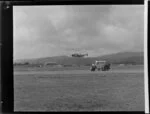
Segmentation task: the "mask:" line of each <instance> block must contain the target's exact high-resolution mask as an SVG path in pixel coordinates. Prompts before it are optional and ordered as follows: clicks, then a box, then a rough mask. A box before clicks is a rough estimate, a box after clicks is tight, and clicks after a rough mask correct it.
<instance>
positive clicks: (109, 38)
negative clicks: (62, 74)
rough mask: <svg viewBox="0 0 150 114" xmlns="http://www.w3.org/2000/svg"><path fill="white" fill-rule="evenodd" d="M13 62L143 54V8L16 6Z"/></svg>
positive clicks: (142, 6)
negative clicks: (35, 59) (116, 54)
mask: <svg viewBox="0 0 150 114" xmlns="http://www.w3.org/2000/svg"><path fill="white" fill-rule="evenodd" d="M13 16H14V21H13V22H14V60H18V59H32V58H42V57H52V56H69V55H71V54H73V53H76V52H79V53H88V55H89V57H96V56H102V55H107V54H112V53H118V52H144V5H76V6H73V5H68V6H65V5H62V6H59V5H58V6H14V7H13Z"/></svg>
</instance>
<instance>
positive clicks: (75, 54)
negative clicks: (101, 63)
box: [72, 53, 88, 57]
mask: <svg viewBox="0 0 150 114" xmlns="http://www.w3.org/2000/svg"><path fill="white" fill-rule="evenodd" d="M84 56H88V53H86V54H80V53H74V54H72V57H84Z"/></svg>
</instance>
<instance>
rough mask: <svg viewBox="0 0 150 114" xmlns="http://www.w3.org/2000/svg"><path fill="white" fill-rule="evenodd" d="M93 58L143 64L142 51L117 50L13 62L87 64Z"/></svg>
mask: <svg viewBox="0 0 150 114" xmlns="http://www.w3.org/2000/svg"><path fill="white" fill-rule="evenodd" d="M95 60H106V61H108V62H110V63H113V64H144V52H119V53H115V54H109V55H104V56H99V57H86V58H76V57H68V56H54V57H44V58H37V59H24V60H16V61H15V62H19V63H23V62H29V63H34V64H38V63H41V64H44V63H49V62H56V63H57V64H63V65H72V64H75V65H89V64H92V63H94V62H95Z"/></svg>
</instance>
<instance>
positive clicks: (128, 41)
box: [13, 5, 145, 112]
mask: <svg viewBox="0 0 150 114" xmlns="http://www.w3.org/2000/svg"><path fill="white" fill-rule="evenodd" d="M144 51H145V50H144V5H44V6H42V5H39V6H13V71H14V72H13V74H14V111H26V112H27V111H30V112H32V111H33V112H34V111H36V112H37V111H41V112H43V111H44V112H50V111H56V112H57V111H145V90H144Z"/></svg>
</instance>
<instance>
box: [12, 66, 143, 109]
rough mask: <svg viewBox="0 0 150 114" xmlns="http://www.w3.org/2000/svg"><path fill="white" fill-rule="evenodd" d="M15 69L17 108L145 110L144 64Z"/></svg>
mask: <svg viewBox="0 0 150 114" xmlns="http://www.w3.org/2000/svg"><path fill="white" fill-rule="evenodd" d="M14 71H15V72H14V110H15V111H144V68H143V66H121V67H117V66H114V67H112V69H111V70H110V71H108V72H98V71H96V72H91V71H89V67H85V68H83V67H82V68H81V67H80V68H59V69H58V71H57V68H28V67H22V68H21V67H18V68H15V69H14Z"/></svg>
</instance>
